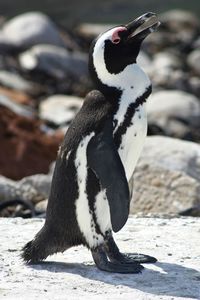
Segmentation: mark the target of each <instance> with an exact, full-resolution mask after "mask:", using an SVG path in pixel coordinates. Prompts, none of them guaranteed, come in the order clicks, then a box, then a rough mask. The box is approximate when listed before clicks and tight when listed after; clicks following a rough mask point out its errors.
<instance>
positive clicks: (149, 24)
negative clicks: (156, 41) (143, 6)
mask: <svg viewBox="0 0 200 300" xmlns="http://www.w3.org/2000/svg"><path fill="white" fill-rule="evenodd" d="M159 25H160V22H159V21H158V18H157V16H156V14H154V13H152V12H148V13H146V14H144V15H142V16H140V17H139V18H137V19H135V20H134V21H132V22H130V23H128V24H127V25H126V28H127V31H128V32H127V34H128V36H127V41H131V39H132V38H133V37H134V38H135V37H137V38H138V39H141V40H143V39H144V38H145V37H146V36H147V35H149V34H150V33H151V32H153V31H155V30H156V29H157V28H158V26H159Z"/></svg>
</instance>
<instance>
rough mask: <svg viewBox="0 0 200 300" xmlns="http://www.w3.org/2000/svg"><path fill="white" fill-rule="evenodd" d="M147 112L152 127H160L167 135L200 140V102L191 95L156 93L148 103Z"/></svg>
mask: <svg viewBox="0 0 200 300" xmlns="http://www.w3.org/2000/svg"><path fill="white" fill-rule="evenodd" d="M147 112H148V120H149V124H150V126H151V125H152V124H153V125H156V126H158V127H159V128H161V129H162V131H163V133H164V134H165V135H168V136H172V137H178V138H185V139H192V137H193V140H196V139H197V140H198V139H199V138H200V135H199V134H198V128H199V126H200V102H199V100H198V98H196V97H195V96H193V95H191V94H188V93H186V92H183V91H179V90H170V91H168V90H163V91H159V92H155V93H153V94H152V95H151V96H150V98H149V99H148V101H147Z"/></svg>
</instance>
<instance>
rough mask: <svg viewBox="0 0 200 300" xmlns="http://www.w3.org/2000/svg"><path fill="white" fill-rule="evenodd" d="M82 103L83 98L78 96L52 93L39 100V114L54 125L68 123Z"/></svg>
mask: <svg viewBox="0 0 200 300" xmlns="http://www.w3.org/2000/svg"><path fill="white" fill-rule="evenodd" d="M82 103H83V99H82V98H80V97H75V96H67V95H66V96H65V95H53V96H50V97H48V98H46V99H45V100H43V101H42V102H41V104H40V106H39V116H40V118H41V119H43V120H45V121H48V122H50V123H53V124H55V125H56V126H63V125H69V124H70V122H71V121H72V120H73V119H74V117H75V115H76V113H77V112H78V110H79V109H80V107H81V105H82Z"/></svg>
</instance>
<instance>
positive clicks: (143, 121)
mask: <svg viewBox="0 0 200 300" xmlns="http://www.w3.org/2000/svg"><path fill="white" fill-rule="evenodd" d="M131 124H132V125H131V126H129V127H128V128H127V130H126V133H125V134H124V135H122V140H121V144H120V147H119V149H118V152H119V155H120V158H121V160H122V163H123V165H124V169H125V172H126V177H127V180H128V181H129V180H130V178H131V176H132V174H133V171H134V169H135V166H136V163H137V161H138V159H139V156H140V153H141V151H142V148H143V145H144V141H145V137H146V134H147V116H146V109H145V104H143V105H140V106H139V108H138V109H137V111H136V112H135V114H134V116H133V117H132V120H131Z"/></svg>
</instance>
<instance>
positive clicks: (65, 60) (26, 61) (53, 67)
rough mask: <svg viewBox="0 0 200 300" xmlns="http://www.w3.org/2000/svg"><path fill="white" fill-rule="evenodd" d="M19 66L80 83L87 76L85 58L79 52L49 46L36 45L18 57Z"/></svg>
mask: <svg viewBox="0 0 200 300" xmlns="http://www.w3.org/2000/svg"><path fill="white" fill-rule="evenodd" d="M19 62H20V64H21V66H22V67H23V68H24V69H26V70H27V71H31V70H39V71H43V72H44V73H46V74H47V75H49V76H52V77H54V78H57V79H63V78H65V77H66V76H68V77H72V78H73V79H76V80H78V81H80V79H81V78H82V77H83V78H84V77H87V75H88V67H87V56H86V55H84V54H83V53H79V52H74V53H72V52H69V51H68V50H66V49H64V48H61V47H57V46H49V45H37V46H34V47H32V48H31V49H29V50H27V51H25V52H23V53H22V54H20V56H19Z"/></svg>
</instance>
